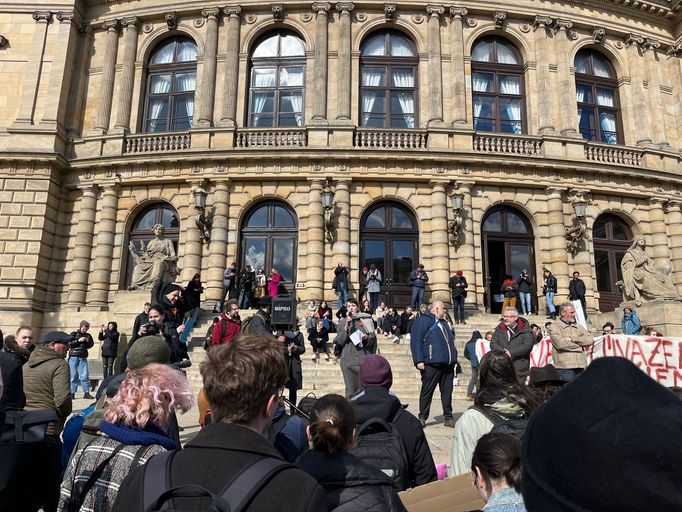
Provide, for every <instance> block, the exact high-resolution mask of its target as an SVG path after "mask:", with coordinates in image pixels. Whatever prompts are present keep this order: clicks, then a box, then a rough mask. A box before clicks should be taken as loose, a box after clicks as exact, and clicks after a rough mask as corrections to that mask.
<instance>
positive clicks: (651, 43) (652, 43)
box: [642, 37, 661, 52]
mask: <svg viewBox="0 0 682 512" xmlns="http://www.w3.org/2000/svg"><path fill="white" fill-rule="evenodd" d="M660 47H661V43H660V41H659V40H658V39H654V38H653V37H647V38H646V39H645V40H644V44H643V45H642V51H644V52H646V51H647V50H657V49H659V48H660Z"/></svg>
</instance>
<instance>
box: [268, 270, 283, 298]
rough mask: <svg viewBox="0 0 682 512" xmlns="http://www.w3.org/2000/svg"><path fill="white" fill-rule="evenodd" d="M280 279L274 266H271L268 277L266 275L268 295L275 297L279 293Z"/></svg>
mask: <svg viewBox="0 0 682 512" xmlns="http://www.w3.org/2000/svg"><path fill="white" fill-rule="evenodd" d="M281 280H282V276H281V275H279V272H277V269H276V268H273V269H272V271H271V272H270V277H268V295H269V296H270V297H277V295H279V282H280V281H281Z"/></svg>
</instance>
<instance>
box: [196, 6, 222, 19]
mask: <svg viewBox="0 0 682 512" xmlns="http://www.w3.org/2000/svg"><path fill="white" fill-rule="evenodd" d="M201 15H202V16H203V17H204V18H207V19H209V20H210V19H214V20H217V19H218V16H220V9H219V8H218V7H210V8H206V9H202V10H201Z"/></svg>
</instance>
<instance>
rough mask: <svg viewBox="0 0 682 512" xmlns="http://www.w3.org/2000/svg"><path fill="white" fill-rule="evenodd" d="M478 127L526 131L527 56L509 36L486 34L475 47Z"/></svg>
mask: <svg viewBox="0 0 682 512" xmlns="http://www.w3.org/2000/svg"><path fill="white" fill-rule="evenodd" d="M471 89H472V91H473V101H474V130H476V131H482V132H503V133H515V134H522V133H526V130H527V128H526V109H525V99H524V84H523V59H522V58H521V55H520V53H519V52H518V50H517V49H516V48H515V47H514V45H513V44H511V43H510V42H509V41H507V40H506V39H503V38H501V37H490V36H489V37H484V38H482V39H480V40H478V41H477V42H476V43H475V44H474V46H473V48H472V50H471Z"/></svg>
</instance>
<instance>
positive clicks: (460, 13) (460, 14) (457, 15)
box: [450, 5, 469, 20]
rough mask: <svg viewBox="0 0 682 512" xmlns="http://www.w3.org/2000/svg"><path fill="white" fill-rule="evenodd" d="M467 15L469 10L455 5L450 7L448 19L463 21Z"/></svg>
mask: <svg viewBox="0 0 682 512" xmlns="http://www.w3.org/2000/svg"><path fill="white" fill-rule="evenodd" d="M467 14H469V9H467V8H466V7H459V6H457V5H453V6H452V7H450V17H451V18H452V19H455V20H463V19H464V17H465V16H466V15H467Z"/></svg>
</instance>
